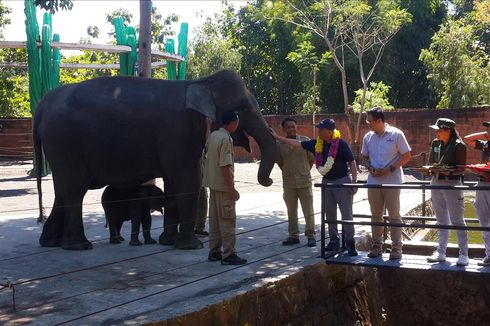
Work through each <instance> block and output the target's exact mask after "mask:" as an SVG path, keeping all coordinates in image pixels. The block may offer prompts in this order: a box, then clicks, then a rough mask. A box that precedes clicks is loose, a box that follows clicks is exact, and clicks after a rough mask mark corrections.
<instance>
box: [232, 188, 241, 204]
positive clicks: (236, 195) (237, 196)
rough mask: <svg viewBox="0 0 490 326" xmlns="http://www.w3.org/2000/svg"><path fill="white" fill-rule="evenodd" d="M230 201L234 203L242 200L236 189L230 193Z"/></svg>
mask: <svg viewBox="0 0 490 326" xmlns="http://www.w3.org/2000/svg"><path fill="white" fill-rule="evenodd" d="M230 199H231V200H233V201H238V200H239V199H240V193H239V192H238V191H237V190H236V189H235V188H233V190H231V192H230Z"/></svg>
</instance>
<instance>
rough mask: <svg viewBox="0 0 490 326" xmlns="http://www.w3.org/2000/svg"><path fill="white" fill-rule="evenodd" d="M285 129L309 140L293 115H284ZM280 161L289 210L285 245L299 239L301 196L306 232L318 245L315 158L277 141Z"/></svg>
mask: <svg viewBox="0 0 490 326" xmlns="http://www.w3.org/2000/svg"><path fill="white" fill-rule="evenodd" d="M281 126H282V130H283V131H284V133H285V134H286V138H289V139H295V140H297V141H299V142H302V141H308V140H310V139H309V138H308V137H306V136H300V135H297V123H296V120H294V119H293V118H285V119H284V120H283V121H282V123H281ZM277 146H278V157H277V164H278V165H279V167H280V168H281V171H282V182H283V189H284V193H283V198H284V202H285V203H286V207H287V210H288V233H289V236H288V238H287V239H286V240H284V241H283V242H282V244H283V245H284V246H290V245H294V244H297V243H299V228H298V199H299V201H300V203H301V209H302V210H303V214H304V218H305V222H306V225H305V235H306V237H307V238H308V246H309V247H314V246H316V240H315V216H314V212H313V192H312V189H311V173H310V170H311V167H312V166H313V164H314V162H315V157H314V156H313V154H312V153H310V152H308V151H306V150H304V149H303V148H298V147H292V146H290V145H288V144H284V143H282V142H278V144H277Z"/></svg>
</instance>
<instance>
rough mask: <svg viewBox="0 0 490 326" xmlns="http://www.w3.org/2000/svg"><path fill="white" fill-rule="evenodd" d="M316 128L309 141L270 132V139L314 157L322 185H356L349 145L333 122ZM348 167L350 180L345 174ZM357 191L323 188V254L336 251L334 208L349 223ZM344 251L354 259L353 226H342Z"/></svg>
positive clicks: (353, 162) (347, 174) (329, 120)
mask: <svg viewBox="0 0 490 326" xmlns="http://www.w3.org/2000/svg"><path fill="white" fill-rule="evenodd" d="M316 127H317V128H318V138H317V139H314V140H309V141H302V142H299V141H297V140H295V139H288V138H285V137H281V136H278V135H277V134H275V133H274V132H273V136H274V137H275V138H276V139H277V140H279V141H281V142H283V143H285V144H288V145H291V146H294V147H300V148H301V147H302V148H304V149H306V150H307V151H309V152H311V153H313V154H315V165H316V167H317V170H318V172H320V174H321V175H323V180H322V182H323V183H352V182H357V165H356V161H355V160H354V155H353V154H352V151H351V150H350V148H349V145H348V144H347V143H346V142H345V141H344V140H343V139H341V138H340V132H339V131H338V130H337V129H336V125H335V121H334V120H332V119H324V120H322V121H321V122H320V123H318V124H317V125H316ZM349 168H350V172H351V174H352V177H351V176H350V175H349ZM356 191H357V189H351V188H327V189H325V190H324V196H325V197H324V198H323V200H324V201H325V207H326V217H327V220H328V221H330V222H331V223H329V224H328V233H329V237H330V242H329V244H328V245H327V247H326V250H327V251H336V250H339V249H340V237H339V234H338V229H337V224H336V223H334V222H333V221H336V220H337V205H338V206H339V209H340V212H341V214H342V219H343V220H352V202H353V196H354V193H355V192H356ZM345 237H346V243H345V245H346V248H347V252H348V254H349V255H351V256H356V255H357V251H356V247H355V242H354V226H353V225H349V226H345Z"/></svg>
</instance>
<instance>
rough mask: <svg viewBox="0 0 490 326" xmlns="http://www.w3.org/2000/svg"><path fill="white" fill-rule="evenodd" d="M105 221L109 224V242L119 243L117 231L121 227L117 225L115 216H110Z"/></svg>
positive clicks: (118, 231)
mask: <svg viewBox="0 0 490 326" xmlns="http://www.w3.org/2000/svg"><path fill="white" fill-rule="evenodd" d="M106 216H107V213H106ZM107 221H108V222H107V224H109V235H110V239H109V243H121V239H119V233H120V230H121V229H120V227H119V223H118V220H117V217H114V216H110V217H108V218H107Z"/></svg>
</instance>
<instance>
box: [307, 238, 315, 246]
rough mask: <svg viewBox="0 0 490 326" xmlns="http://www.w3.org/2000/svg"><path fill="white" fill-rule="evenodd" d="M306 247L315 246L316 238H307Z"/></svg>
mask: <svg viewBox="0 0 490 326" xmlns="http://www.w3.org/2000/svg"><path fill="white" fill-rule="evenodd" d="M308 247H316V239H315V238H308Z"/></svg>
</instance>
